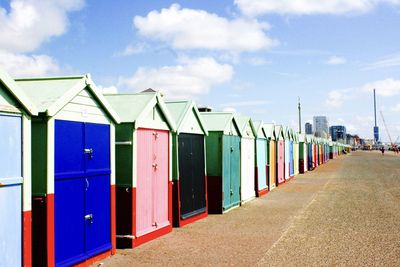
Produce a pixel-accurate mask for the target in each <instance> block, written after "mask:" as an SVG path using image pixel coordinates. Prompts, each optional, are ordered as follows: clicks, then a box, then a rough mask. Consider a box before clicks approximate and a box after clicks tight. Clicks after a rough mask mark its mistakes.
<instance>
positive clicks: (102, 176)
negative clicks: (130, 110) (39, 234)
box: [54, 120, 111, 266]
mask: <svg viewBox="0 0 400 267" xmlns="http://www.w3.org/2000/svg"><path fill="white" fill-rule="evenodd" d="M109 132H110V131H109V126H108V125H97V124H90V123H82V122H71V121H62V120H57V121H56V123H55V192H54V201H55V207H54V214H55V215H54V216H55V257H56V259H55V260H56V265H57V266H70V265H73V264H75V263H78V262H80V261H83V260H85V259H87V258H89V257H92V256H94V255H96V254H99V253H101V252H103V251H105V250H108V249H110V248H111V231H110V229H111V228H110V223H111V222H110V133H109Z"/></svg>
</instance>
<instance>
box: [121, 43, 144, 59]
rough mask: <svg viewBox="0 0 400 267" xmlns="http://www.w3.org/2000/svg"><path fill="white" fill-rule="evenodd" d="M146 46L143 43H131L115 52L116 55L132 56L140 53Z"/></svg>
mask: <svg viewBox="0 0 400 267" xmlns="http://www.w3.org/2000/svg"><path fill="white" fill-rule="evenodd" d="M144 47H145V46H144V44H142V43H140V44H135V45H133V44H130V45H127V46H126V47H125V49H124V50H122V51H120V52H117V53H115V56H119V57H127V56H132V55H135V54H140V53H142V52H143V51H144Z"/></svg>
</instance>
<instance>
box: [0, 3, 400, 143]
mask: <svg viewBox="0 0 400 267" xmlns="http://www.w3.org/2000/svg"><path fill="white" fill-rule="evenodd" d="M399 44H400V0H327V1H320V0H297V1H291V0H231V1H228V0H218V1H215V0H202V1H167V0H164V1H157V0H152V1H124V0H115V1H112V2H110V1H94V0H86V1H85V0H58V1H54V0H41V1H37V0H11V1H5V0H0V67H1V68H3V69H5V70H7V71H8V72H9V73H10V74H11V75H12V76H14V77H26V76H60V75H76V74H85V73H90V74H91V75H92V78H93V80H94V81H95V83H96V84H97V86H98V87H99V88H100V89H101V90H103V92H105V93H115V92H139V91H142V90H144V89H147V88H153V89H156V90H160V91H162V92H163V93H164V95H165V98H166V99H194V100H195V101H196V103H197V104H198V105H200V106H209V107H212V108H213V110H215V111H234V112H236V113H238V114H240V115H246V116H250V117H251V118H252V119H253V120H263V121H264V122H274V123H276V124H284V125H289V126H291V127H293V129H295V130H297V129H298V113H297V112H298V110H297V103H298V99H299V98H300V102H301V107H302V124H303V125H302V129H303V130H304V123H305V122H307V121H310V122H311V121H312V117H313V116H315V115H326V116H327V117H328V120H329V124H330V125H345V126H346V128H347V131H348V132H349V133H352V134H359V135H360V136H362V137H364V138H372V137H373V131H372V128H373V123H374V122H373V120H374V118H373V96H372V90H373V89H374V88H376V91H377V109H378V114H377V116H378V125H379V126H380V134H381V137H382V140H383V141H388V140H389V138H388V135H387V133H386V131H385V127H384V125H383V122H382V117H381V115H380V113H381V112H382V114H383V116H384V118H385V121H386V124H387V128H388V131H389V133H390V135H391V137H392V140H393V141H395V140H396V139H397V137H398V136H399V135H400V120H399V115H400V45H399Z"/></svg>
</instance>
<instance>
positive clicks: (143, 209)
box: [136, 129, 169, 236]
mask: <svg viewBox="0 0 400 267" xmlns="http://www.w3.org/2000/svg"><path fill="white" fill-rule="evenodd" d="M168 148H169V144H168V132H167V131H156V130H150V129H139V130H138V132H137V182H136V236H142V235H145V234H147V233H149V232H152V231H155V230H157V229H158V228H160V227H163V226H166V225H168V224H169V221H168V157H169V155H168Z"/></svg>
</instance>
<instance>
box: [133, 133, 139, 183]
mask: <svg viewBox="0 0 400 267" xmlns="http://www.w3.org/2000/svg"><path fill="white" fill-rule="evenodd" d="M132 143H133V145H132V187H134V188H136V185H137V168H138V166H137V130H134V131H133V133H132Z"/></svg>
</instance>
